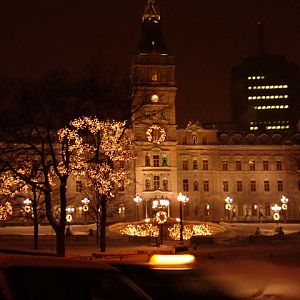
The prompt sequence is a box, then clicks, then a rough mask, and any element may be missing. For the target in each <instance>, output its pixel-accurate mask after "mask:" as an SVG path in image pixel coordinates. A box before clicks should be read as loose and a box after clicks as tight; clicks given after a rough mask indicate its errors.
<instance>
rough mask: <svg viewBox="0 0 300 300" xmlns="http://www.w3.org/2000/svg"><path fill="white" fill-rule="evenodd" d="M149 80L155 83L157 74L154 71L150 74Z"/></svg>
mask: <svg viewBox="0 0 300 300" xmlns="http://www.w3.org/2000/svg"><path fill="white" fill-rule="evenodd" d="M151 80H152V81H157V80H158V78H157V72H156V71H154V72H152V74H151Z"/></svg>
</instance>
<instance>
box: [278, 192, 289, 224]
mask: <svg viewBox="0 0 300 300" xmlns="http://www.w3.org/2000/svg"><path fill="white" fill-rule="evenodd" d="M280 201H281V203H282V204H281V208H282V210H283V213H284V220H285V221H286V211H287V209H288V205H287V203H288V202H289V199H288V198H287V197H285V196H282V197H281V199H280Z"/></svg>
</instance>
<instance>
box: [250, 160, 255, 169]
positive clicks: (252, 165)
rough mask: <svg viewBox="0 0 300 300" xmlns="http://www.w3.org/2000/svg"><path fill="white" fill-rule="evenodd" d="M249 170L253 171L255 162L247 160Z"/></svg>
mask: <svg viewBox="0 0 300 300" xmlns="http://www.w3.org/2000/svg"><path fill="white" fill-rule="evenodd" d="M249 170H250V171H255V161H254V160H249Z"/></svg>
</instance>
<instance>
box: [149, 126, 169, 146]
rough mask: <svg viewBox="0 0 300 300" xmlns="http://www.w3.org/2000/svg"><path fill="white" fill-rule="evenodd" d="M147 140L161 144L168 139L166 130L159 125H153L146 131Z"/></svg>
mask: <svg viewBox="0 0 300 300" xmlns="http://www.w3.org/2000/svg"><path fill="white" fill-rule="evenodd" d="M146 136H147V140H148V141H149V142H152V143H154V144H160V143H162V142H163V141H164V140H165V139H166V131H165V130H164V129H163V128H161V127H160V126H158V125H152V126H150V127H149V128H148V130H147V132H146Z"/></svg>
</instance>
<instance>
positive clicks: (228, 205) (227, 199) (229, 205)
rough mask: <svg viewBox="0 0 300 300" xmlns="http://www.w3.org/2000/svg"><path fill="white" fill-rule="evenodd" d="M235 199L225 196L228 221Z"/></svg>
mask: <svg viewBox="0 0 300 300" xmlns="http://www.w3.org/2000/svg"><path fill="white" fill-rule="evenodd" d="M232 202H233V199H232V198H230V197H226V198H225V209H226V210H227V216H228V221H230V211H231V209H232V204H231V203H232Z"/></svg>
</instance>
